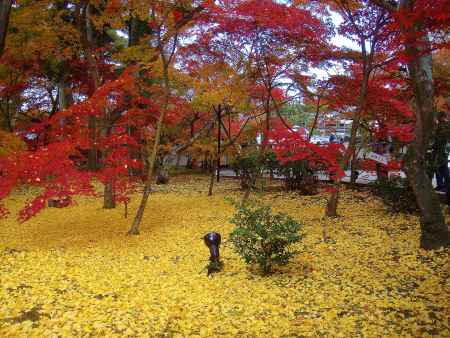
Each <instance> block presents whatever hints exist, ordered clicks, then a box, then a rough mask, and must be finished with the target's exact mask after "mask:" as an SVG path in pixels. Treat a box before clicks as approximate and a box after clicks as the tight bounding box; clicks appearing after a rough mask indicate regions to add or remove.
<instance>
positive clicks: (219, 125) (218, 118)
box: [217, 104, 222, 182]
mask: <svg viewBox="0 0 450 338" xmlns="http://www.w3.org/2000/svg"><path fill="white" fill-rule="evenodd" d="M221 111H222V107H221V105H220V104H219V107H218V108H217V121H218V128H217V182H219V180H220V132H221V128H222V126H221V123H222V121H221Z"/></svg>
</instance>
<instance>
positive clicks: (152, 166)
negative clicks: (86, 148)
mask: <svg viewBox="0 0 450 338" xmlns="http://www.w3.org/2000/svg"><path fill="white" fill-rule="evenodd" d="M162 57H163V56H162ZM163 61H164V57H163ZM163 64H164V69H163V73H164V95H165V100H164V105H163V107H162V110H161V113H160V115H159V118H158V123H157V125H156V135H155V140H154V143H153V149H152V153H151V155H150V159H149V166H148V172H147V179H146V180H145V185H144V193H143V194H142V198H141V202H140V204H139V209H138V211H137V213H136V216H135V217H134V220H133V224H132V225H131V228H130V229H129V230H128V235H139V226H140V224H141V222H142V216H143V215H144V211H145V207H146V206H147V201H148V197H149V196H150V192H151V185H152V181H153V172H154V169H155V163H156V156H157V154H158V148H159V142H160V139H161V133H162V129H163V127H164V117H165V115H166V110H167V108H168V106H169V97H170V87H169V69H168V67H169V65H168V64H167V63H166V62H163Z"/></svg>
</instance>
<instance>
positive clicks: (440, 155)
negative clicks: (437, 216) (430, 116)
mask: <svg viewBox="0 0 450 338" xmlns="http://www.w3.org/2000/svg"><path fill="white" fill-rule="evenodd" d="M449 140H450V124H449V123H448V121H447V114H446V113H445V112H439V113H438V127H437V130H436V136H435V139H434V143H433V148H432V157H433V165H434V166H433V167H434V168H435V173H436V182H437V187H436V190H438V191H444V192H445V193H446V196H447V204H448V205H450V171H449V168H448V151H447V143H448V141H449Z"/></svg>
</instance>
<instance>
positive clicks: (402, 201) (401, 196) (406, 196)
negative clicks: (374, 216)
mask: <svg viewBox="0 0 450 338" xmlns="http://www.w3.org/2000/svg"><path fill="white" fill-rule="evenodd" d="M372 192H373V193H374V194H375V195H376V196H378V197H380V198H381V199H382V201H383V202H384V204H386V205H387V206H388V208H389V209H390V211H392V212H404V213H414V212H416V211H417V210H418V207H417V203H416V199H415V195H414V193H413V191H412V189H411V187H410V185H409V182H408V180H407V179H403V178H401V177H392V178H391V179H389V180H387V179H380V180H377V181H376V182H375V183H374V184H373V185H372Z"/></svg>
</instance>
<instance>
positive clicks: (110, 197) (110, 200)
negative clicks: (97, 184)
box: [103, 180, 116, 209]
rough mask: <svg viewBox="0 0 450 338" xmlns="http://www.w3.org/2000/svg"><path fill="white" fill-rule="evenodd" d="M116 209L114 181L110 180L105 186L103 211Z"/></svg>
mask: <svg viewBox="0 0 450 338" xmlns="http://www.w3.org/2000/svg"><path fill="white" fill-rule="evenodd" d="M115 207H116V198H115V194H114V183H113V181H112V180H109V181H108V182H106V184H105V186H104V195H103V209H114V208H115Z"/></svg>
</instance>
